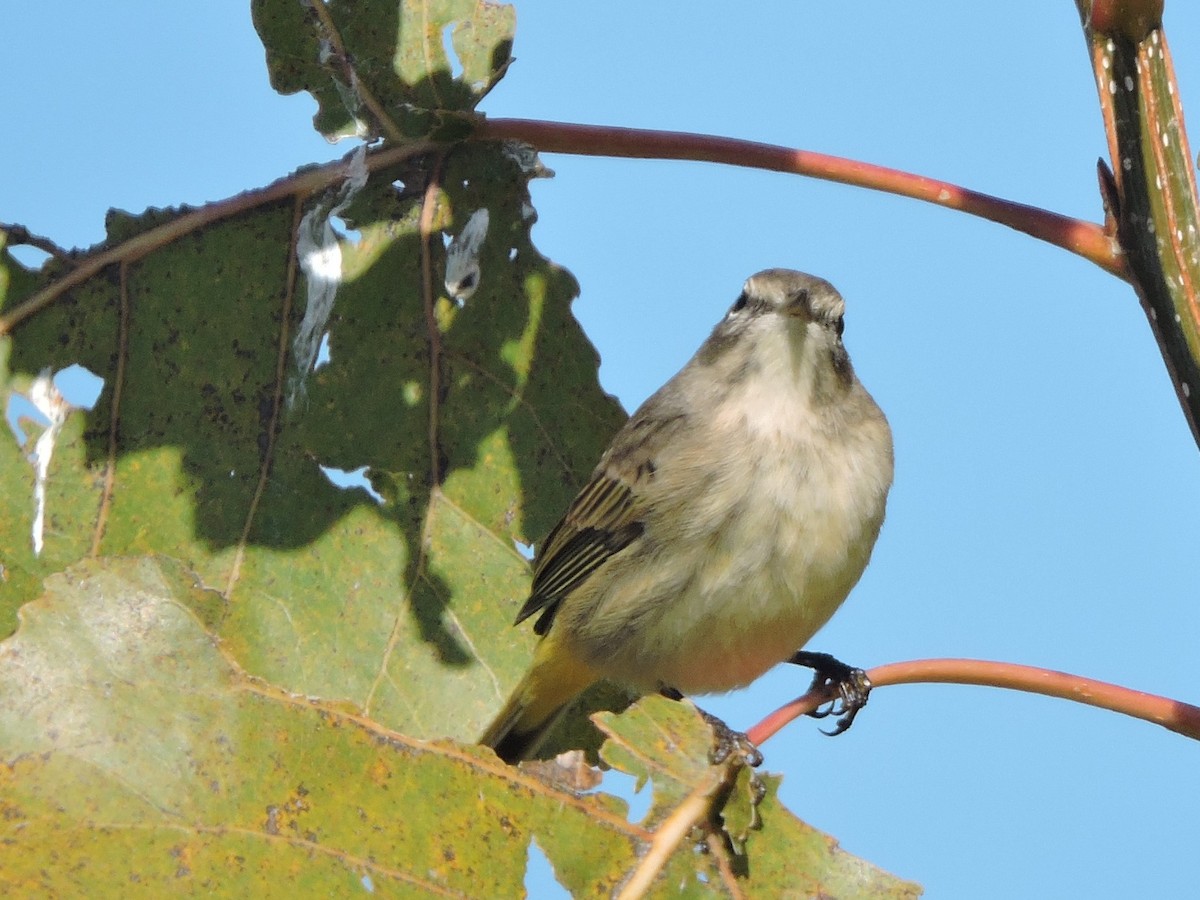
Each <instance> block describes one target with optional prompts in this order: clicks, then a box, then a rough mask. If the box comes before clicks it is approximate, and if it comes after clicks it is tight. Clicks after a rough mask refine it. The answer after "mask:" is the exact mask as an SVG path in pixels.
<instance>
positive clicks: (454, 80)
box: [252, 0, 516, 138]
mask: <svg viewBox="0 0 1200 900" xmlns="http://www.w3.org/2000/svg"><path fill="white" fill-rule="evenodd" d="M318 5H319V7H318ZM252 9H253V13H254V24H255V27H256V28H257V29H258V32H259V34H260V35H261V37H262V39H263V43H264V44H265V45H266V47H267V65H268V67H269V69H270V72H271V83H272V84H273V85H274V87H275V89H276V90H278V91H279V92H280V93H284V94H291V93H295V92H296V91H301V90H305V91H308V92H310V93H311V94H312V95H313V97H315V98H316V100H317V103H318V106H319V109H318V112H317V115H316V118H315V120H314V124H315V125H316V127H317V129H318V130H319V131H320V132H321V133H322V134H324V135H326V136H328V137H331V138H336V137H341V136H352V135H357V136H360V137H361V136H369V135H381V134H387V135H388V136H390V137H396V135H395V134H391V133H390V129H389V127H388V126H387V124H386V123H380V122H379V121H377V120H375V118H374V116H375V115H376V114H377V113H378V112H379V111H381V110H382V111H386V115H387V116H388V117H389V118H390V119H391V120H392V123H394V124H396V125H398V126H399V127H400V129H401V131H402V132H403V133H405V134H408V135H418V134H424V133H425V132H426V131H428V129H429V128H430V126H431V125H432V124H433V123H434V121H435V119H434V117H432V116H431V115H430V114H429V111H433V110H444V111H457V112H466V111H469V110H471V109H473V108H474V106H475V104H476V103H478V102H479V101H480V99H482V97H483V95H484V94H486V93H487V92H488V90H490V89H491V87H492V85H493V84H494V83H495V82H496V81H497V80H498V79H499V78H500V77H501V76H502V75H503V74H504V71H505V69H506V68H507V67H508V63H509V59H510V55H511V50H512V40H513V33H514V30H515V27H516V13H515V11H514V9H513V7H512V6H510V5H505V4H498V3H491V2H487V0H449V2H445V0H439V2H432V0H418V2H411V3H410V2H404V3H400V2H398V0H358V2H355V3H344V2H337V3H330V2H325V0H314V2H313V3H300V2H297V0H255V2H254V3H253V6H252ZM447 31H449V35H450V40H449V41H446V40H445V39H444V36H445V34H446V32H447ZM448 51H449V52H448Z"/></svg>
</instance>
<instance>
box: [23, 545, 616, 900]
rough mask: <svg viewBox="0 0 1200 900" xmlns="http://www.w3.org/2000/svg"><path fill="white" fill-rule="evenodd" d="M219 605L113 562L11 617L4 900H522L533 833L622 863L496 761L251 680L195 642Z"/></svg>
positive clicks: (566, 805) (573, 805) (564, 799)
mask: <svg viewBox="0 0 1200 900" xmlns="http://www.w3.org/2000/svg"><path fill="white" fill-rule="evenodd" d="M222 605H223V601H222V599H221V598H220V597H219V595H216V594H215V593H213V592H211V591H205V590H202V589H200V588H198V587H196V586H195V585H194V584H193V583H192V579H191V578H190V577H189V576H188V574H187V573H186V572H184V571H183V570H182V569H180V568H179V567H178V566H176V565H174V564H172V563H169V562H167V561H165V560H155V559H124V560H100V561H89V562H85V563H81V564H80V565H78V566H76V567H73V568H72V569H71V570H70V571H69V572H68V573H66V574H64V575H62V576H55V577H54V578H52V579H51V580H50V583H49V586H48V590H47V593H46V595H45V597H43V598H42V599H40V600H38V601H37V602H35V603H32V604H30V605H28V606H26V607H25V608H24V609H23V610H22V612H21V618H22V626H21V629H20V631H19V632H18V634H17V635H16V636H14V637H12V638H10V639H9V640H8V641H6V642H5V643H4V644H3V645H0V756H2V758H3V760H4V762H5V763H6V765H5V766H3V767H0V813H2V815H3V820H4V823H5V840H3V841H0V890H2V892H3V893H5V894H6V895H12V896H18V895H20V896H31V895H34V894H38V895H43V896H45V895H66V894H76V895H78V894H94V893H95V890H96V886H97V885H117V884H133V885H136V886H138V887H139V888H141V889H144V890H150V891H152V892H155V893H159V894H165V893H167V892H170V893H171V894H172V895H178V894H181V893H188V892H200V891H204V892H211V891H216V892H218V893H220V894H221V895H223V896H263V897H266V896H282V895H286V894H293V893H294V892H296V891H299V892H301V893H302V894H303V895H304V896H314V895H318V894H326V895H341V894H345V893H349V892H350V891H352V890H356V891H358V890H362V888H363V887H364V886H368V885H369V887H370V888H371V889H372V890H373V891H374V892H375V893H378V894H381V895H382V896H393V895H417V894H419V895H421V896H425V895H451V896H477V897H490V896H515V895H517V894H518V893H520V891H521V883H522V879H523V876H524V853H525V848H526V846H527V845H528V841H529V839H530V833H531V830H533V829H536V830H537V831H538V832H539V842H541V843H542V846H548V847H556V848H557V847H559V846H561V845H563V844H564V843H565V842H566V841H568V840H569V839H570V838H571V837H572V836H575V835H577V834H578V833H579V832H580V831H582V832H584V833H586V834H587V835H588V844H589V846H591V847H593V848H594V852H595V854H597V855H603V856H605V857H607V856H610V855H615V856H616V857H618V858H620V857H622V855H623V858H624V859H625V860H626V864H627V863H628V860H629V859H630V857H631V854H632V843H631V841H630V831H631V829H630V828H629V827H628V826H627V825H626V826H621V824H620V823H621V821H622V820H621V819H620V817H619V815H618V814H617V807H616V806H615V805H614V801H613V800H611V798H599V797H598V798H579V797H575V796H572V795H569V794H562V793H561V792H560V793H558V794H554V792H552V791H550V790H549V789H547V788H546V787H545V786H543V785H541V784H539V783H538V782H535V781H532V780H530V779H524V781H523V783H516V784H514V783H513V781H512V780H511V779H510V778H509V777H505V776H506V774H507V773H504V772H503V770H504V768H505V767H504V766H502V765H500V764H499V763H498V762H497V761H496V759H495V757H494V756H492V755H491V754H490V753H487V752H485V751H482V750H478V749H474V748H472V749H469V750H463V749H461V748H457V747H454V746H452V745H448V744H437V743H434V744H424V743H422V742H418V741H413V740H411V739H408V738H403V737H401V736H400V735H397V734H394V733H391V732H388V731H386V730H384V729H381V728H379V727H378V726H376V725H374V724H373V723H370V722H367V721H365V720H363V719H361V718H359V717H356V716H354V715H352V714H350V713H348V712H347V711H345V710H343V709H341V708H339V707H336V706H333V705H330V704H326V703H319V702H313V701H307V700H304V699H302V698H299V697H296V696H294V695H290V694H287V693H285V692H282V691H278V690H276V689H274V688H271V687H268V686H266V685H263V684H262V683H261V682H259V681H257V680H255V679H252V678H249V677H247V676H246V675H245V674H244V673H243V672H242V671H241V670H240V669H238V668H237V667H236V666H235V665H233V664H232V663H231V662H230V660H229V659H228V657H227V656H226V655H225V654H224V652H223V651H222V648H221V647H220V645H219V643H218V642H217V640H216V639H215V636H214V635H213V634H212V633H211V632H209V631H208V630H207V628H206V625H205V622H206V621H208V620H211V619H212V618H213V617H214V612H215V611H216V610H217V609H218V608H219V607H220V606H222ZM551 795H553V796H551ZM514 804H517V805H518V806H519V805H523V806H524V807H525V808H526V812H525V813H524V814H523V815H519V816H513V815H509V813H508V811H509V810H510V808H511V807H512V806H513V805H514ZM606 822H607V823H608V824H607V825H606V824H605V823H606ZM614 826H615V827H614ZM555 834H557V835H558V837H555ZM582 856H583V857H585V858H586V857H587V856H588V854H583V855H582ZM607 864H608V865H611V864H612V863H611V860H609V861H608V863H607ZM580 865H582V864H580ZM580 865H574V866H568V868H567V869H566V870H564V871H565V872H567V873H570V872H572V871H575V870H578V869H579V868H580Z"/></svg>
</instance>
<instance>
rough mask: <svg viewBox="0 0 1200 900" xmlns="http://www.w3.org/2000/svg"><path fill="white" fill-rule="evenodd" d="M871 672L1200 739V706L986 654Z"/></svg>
mask: <svg viewBox="0 0 1200 900" xmlns="http://www.w3.org/2000/svg"><path fill="white" fill-rule="evenodd" d="M867 677H868V678H869V679H870V680H871V685H872V687H873V688H880V687H885V686H887V685H894V684H918V683H926V684H975V685H980V686H983V687H999V688H1008V689H1010V690H1016V691H1025V692H1027V693H1030V694H1042V695H1044V696H1047V697H1058V698H1060V699H1062V700H1073V701H1075V702H1076V703H1084V704H1087V705H1088V706H1097V707H1099V708H1100V709H1108V710H1112V711H1113V712H1118V713H1122V714H1124V715H1127V716H1133V717H1134V718H1137V719H1144V720H1145V721H1147V722H1153V723H1154V724H1156V725H1161V726H1163V727H1164V728H1167V729H1169V730H1171V731H1174V732H1176V733H1178V734H1182V735H1184V736H1185V737H1190V738H1192V739H1193V740H1197V741H1200V707H1195V706H1192V705H1191V704H1188V703H1183V702H1182V701H1179V700H1171V699H1170V698H1168V697H1159V696H1157V695H1155V694H1147V693H1144V692H1142V691H1135V690H1132V689H1130V688H1125V687H1120V686H1119V685H1115V684H1108V683H1107V682H1104V681H1096V680H1094V679H1091V678H1084V677H1083V676H1081V675H1069V674H1067V673H1066V672H1056V671H1054V670H1053V669H1039V668H1036V667H1034V666H1019V665H1016V664H1014V663H1001V662H989V661H987V660H980V659H920V660H914V661H912V662H904V663H892V664H890V665H885V666H879V667H878V668H874V669H871V670H870V671H868V672H867ZM833 699H835V697H834V694H833V692H831V691H827V690H816V691H809V692H808V693H807V694H805V695H804V696H802V697H798V698H796V699H795V700H793V701H792V702H791V703H788V704H786V705H785V706H781V707H780V708H779V709H777V710H776V711H775V712H773V713H771V714H770V715H769V716H767V717H766V718H765V719H763V720H762V721H761V722H759V723H758V724H757V725H755V726H754V727H753V728H751V729H750V730H749V731H748V732H747V733H746V735H747V737H749V738H750V740H751V741H752V742H753V743H755V744H760V743H762V742H763V741H765V740H767V738H769V737H771V736H772V735H774V734H775V733H776V732H777V731H779V730H780V729H781V728H783V726H784V725H786V724H787V723H788V722H791V721H792V720H793V719H796V718H798V717H800V716H803V715H807V714H808V713H810V712H812V711H813V710H815V709H817V708H818V707H819V706H822V705H824V704H826V703H829V702H830V701H832V700H833Z"/></svg>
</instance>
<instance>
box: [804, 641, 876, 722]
mask: <svg viewBox="0 0 1200 900" xmlns="http://www.w3.org/2000/svg"><path fill="white" fill-rule="evenodd" d="M791 662H794V663H796V665H800V666H807V667H808V668H811V669H812V670H813V672H814V674H813V680H812V686H811V687H810V688H809V690H810V691H817V690H820V691H825V692H828V691H835V692H836V694H837V696H835V697H834V698H833V699H832V700H830V701H829V702H828V703H826V704H823V705H822V706H819V707H818V708H817V709H814V710H813V711H812V712H810V713H809V715H810V716H811V717H812V718H814V719H826V718H828V717H829V716H836V717H837V720H836V721H835V722H834V726H833V730H831V731H825V730H824V729H822V730H821V733H822V734H825V735H828V736H829V737H836V736H837V735H839V734H842V733H843V732H845V731H846V730H847V729H849V728H850V726H851V725H853V724H854V718H855V716H857V715H858V711H859V710H860V709H862V708H863V707H864V706H866V705H867V699H868V698H869V697H870V694H871V680H870V679H869V678H867V673H866V672H864V671H863V670H862V669H858V668H855V667H854V666H848V665H846V664H845V663H844V662H842V661H841V660H839V659H837V658H835V657H833V656H830V655H829V654H828V653H810V652H806V651H801V652H800V653H797V654H796V655H795V656H793V657H792V659H791Z"/></svg>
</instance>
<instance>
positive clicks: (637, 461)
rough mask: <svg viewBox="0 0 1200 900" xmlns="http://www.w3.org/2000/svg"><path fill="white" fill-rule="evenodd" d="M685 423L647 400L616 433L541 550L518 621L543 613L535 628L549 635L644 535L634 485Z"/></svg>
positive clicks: (648, 473) (650, 472) (651, 472)
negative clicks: (577, 594)
mask: <svg viewBox="0 0 1200 900" xmlns="http://www.w3.org/2000/svg"><path fill="white" fill-rule="evenodd" d="M652 399H653V398H652ZM684 420H685V417H684V416H683V415H666V416H664V415H662V414H661V413H660V412H659V411H657V410H655V409H654V407H653V406H651V403H650V402H647V404H646V405H645V406H643V407H642V409H640V410H638V412H637V413H635V414H634V416H633V418H631V419H630V420H629V421H628V422H627V423H626V424H625V426H624V427H623V428H622V429H621V430H620V431H619V432H618V433H617V436H616V437H615V438H614V439H613V443H612V446H611V447H610V448H609V449H608V452H606V453H605V454H604V458H603V459H601V461H600V465H599V466H597V468H596V471H595V472H594V473H592V477H591V479H590V480H589V481H588V483H587V484H586V485H584V487H583V490H581V491H580V492H579V495H578V496H577V497H576V498H575V500H574V501H573V502H572V503H571V506H570V508H568V509H567V512H566V515H564V516H563V518H562V521H560V522H559V523H558V524H557V525H555V526H554V530H553V531H551V532H550V535H549V536H548V537H547V538H546V542H545V544H544V545H543V546H542V547H541V548H540V549H539V550H538V554H537V560H536V562H535V564H534V570H533V588H532V590H531V592H530V595H529V599H528V600H526V601H525V605H524V606H522V607H521V611H520V612H519V613H518V614H517V622H523V621H524V620H525V619H527V618H529V617H530V616H532V615H533V614H534V613H538V612H540V613H541V616H540V617H539V618H538V620H537V622H536V623H535V624H534V626H533V630H534V631H535V632H536V633H537V634H545V633H546V631H547V630H548V629H549V628H550V624H551V622H552V621H553V620H554V614H555V613H556V612H557V611H558V607H559V604H560V603H561V602H562V600H563V598H564V597H566V596H567V595H568V594H569V593H570V592H571V591H572V590H574V589H575V588H576V587H578V586H579V585H580V584H581V583H582V582H583V581H584V580H585V579H587V577H588V576H589V575H591V574H592V573H593V572H595V571H596V569H598V568H599V567H600V566H602V565H603V564H604V562H605V561H606V560H608V559H609V558H610V557H612V556H613V555H615V554H617V553H619V552H620V551H622V550H624V549H625V548H626V547H628V546H629V545H630V544H631V543H633V541H635V540H636V539H637V538H638V537H639V536H640V535H641V533H642V531H643V530H644V528H645V524H644V522H643V521H642V512H643V510H642V508H641V504H639V503H638V502H637V493H636V491H635V487H636V485H637V484H638V482H640V481H644V480H647V479H652V478H653V477H654V472H655V468H656V465H655V461H654V459H655V456H656V455H657V452H658V450H659V449H660V448H661V447H662V445H663V444H664V443H665V442H666V441H667V440H668V439H669V438H670V437H671V435H672V434H674V433H675V432H676V431H678V430H679V429H680V428H681V427H682V426H683V423H684Z"/></svg>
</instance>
